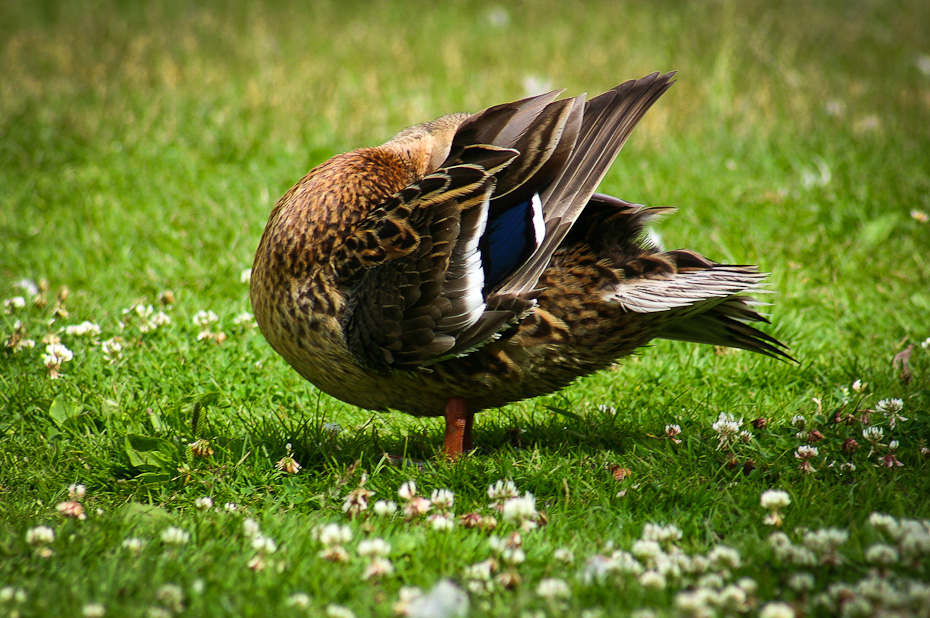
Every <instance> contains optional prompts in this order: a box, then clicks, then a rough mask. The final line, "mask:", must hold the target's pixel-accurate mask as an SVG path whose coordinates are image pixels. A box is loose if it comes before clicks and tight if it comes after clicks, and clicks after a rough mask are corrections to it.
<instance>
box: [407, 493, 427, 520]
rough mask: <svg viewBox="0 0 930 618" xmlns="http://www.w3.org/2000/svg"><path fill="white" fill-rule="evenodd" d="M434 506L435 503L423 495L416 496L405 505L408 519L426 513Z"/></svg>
mask: <svg viewBox="0 0 930 618" xmlns="http://www.w3.org/2000/svg"><path fill="white" fill-rule="evenodd" d="M431 508H433V503H432V502H430V501H429V500H427V499H426V498H424V497H422V496H414V497H413V498H411V499H410V500H408V501H407V504H405V505H404V515H405V516H406V517H407V518H408V519H413V518H415V517H419V516H420V515H425V514H426V513H428V512H429V510H430V509H431Z"/></svg>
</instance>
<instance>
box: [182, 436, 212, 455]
mask: <svg viewBox="0 0 930 618" xmlns="http://www.w3.org/2000/svg"><path fill="white" fill-rule="evenodd" d="M188 446H189V447H190V449H191V455H193V456H194V457H209V456H210V455H212V454H213V448H212V447H211V446H210V441H209V440H206V439H204V438H200V439H198V440H195V441H193V442H191V443H190V444H189V445H188Z"/></svg>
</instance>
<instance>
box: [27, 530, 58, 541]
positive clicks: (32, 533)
mask: <svg viewBox="0 0 930 618" xmlns="http://www.w3.org/2000/svg"><path fill="white" fill-rule="evenodd" d="M54 541H55V531H54V530H52V529H51V528H49V527H48V526H36V527H35V528H30V529H29V530H27V531H26V543H28V544H30V545H48V544H49V543H52V542H54Z"/></svg>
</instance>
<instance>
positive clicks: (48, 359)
mask: <svg viewBox="0 0 930 618" xmlns="http://www.w3.org/2000/svg"><path fill="white" fill-rule="evenodd" d="M73 358H74V353H73V352H72V351H71V350H69V349H68V348H66V347H65V346H64V345H62V344H60V343H50V344H48V345H47V346H45V355H44V356H43V357H42V362H43V363H44V364H45V366H46V367H47V368H48V371H49V378H51V379H52V380H54V379H56V378H57V377H58V370H59V369H60V368H61V364H62V363H66V362H69V361H70V360H72V359H73Z"/></svg>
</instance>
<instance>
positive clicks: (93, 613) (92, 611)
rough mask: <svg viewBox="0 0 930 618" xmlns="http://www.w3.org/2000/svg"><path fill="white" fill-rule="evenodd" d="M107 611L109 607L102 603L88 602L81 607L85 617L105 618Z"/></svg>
mask: <svg viewBox="0 0 930 618" xmlns="http://www.w3.org/2000/svg"><path fill="white" fill-rule="evenodd" d="M106 613H107V608H106V607H104V606H103V604H102V603H87V604H86V605H84V607H82V608H81V615H82V616H84V618H103V617H104V616H105V615H106Z"/></svg>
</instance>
